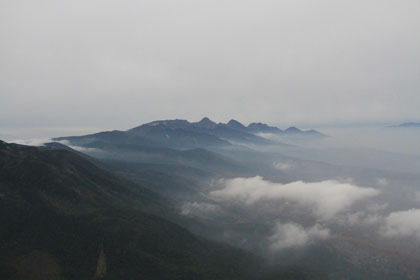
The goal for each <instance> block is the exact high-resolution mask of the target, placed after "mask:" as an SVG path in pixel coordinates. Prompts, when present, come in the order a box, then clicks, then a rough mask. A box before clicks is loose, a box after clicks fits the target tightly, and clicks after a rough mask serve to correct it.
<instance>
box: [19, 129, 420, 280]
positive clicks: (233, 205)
mask: <svg viewBox="0 0 420 280" xmlns="http://www.w3.org/2000/svg"><path fill="white" fill-rule="evenodd" d="M318 130H319V131H321V132H322V133H324V134H327V135H329V137H328V138H324V139H310V140H308V139H302V138H296V137H284V136H273V135H263V136H264V137H267V138H269V139H272V140H275V141H278V142H279V143H278V144H275V145H269V146H248V147H246V146H240V147H238V146H236V147H235V148H215V149H213V151H215V152H217V153H219V154H221V155H223V156H225V157H227V158H229V159H231V160H233V161H235V162H239V163H240V164H242V165H243V166H246V167H247V170H249V171H248V172H245V173H244V172H242V171H241V172H242V173H241V174H239V173H235V171H232V172H230V173H229V174H230V176H229V177H225V176H224V175H220V174H218V175H214V174H217V173H213V175H212V176H213V177H212V178H211V180H209V179H208V178H206V180H202V179H199V178H198V177H193V176H191V175H188V174H186V173H185V174H182V173H177V174H174V176H179V177H183V178H186V179H188V180H189V181H188V182H193V184H196V185H197V186H200V188H199V189H198V190H197V189H194V188H191V190H193V192H192V193H188V195H184V196H181V197H182V198H181V199H179V197H178V198H177V200H178V206H179V213H180V215H181V216H183V217H186V218H188V219H193V220H196V221H199V223H198V224H197V225H196V224H194V223H190V224H189V228H190V229H191V230H192V231H194V232H195V233H198V234H201V235H204V236H207V237H211V238H214V239H218V240H222V241H227V242H229V243H231V244H234V245H236V246H240V247H242V248H245V249H248V250H252V251H253V252H258V253H259V254H261V255H264V256H265V257H267V258H268V259H270V260H271V261H273V262H275V263H277V262H279V263H284V262H285V261H288V262H292V263H293V262H296V263H298V264H301V263H307V258H308V256H311V254H312V256H313V255H314V254H315V255H316V256H319V254H321V253H319V252H323V253H322V255H323V256H325V254H326V253H325V252H329V253H331V252H332V253H331V254H332V256H334V257H333V259H335V258H342V260H343V262H345V263H350V264H351V265H352V266H354V267H357V268H360V267H364V266H368V267H369V269H370V268H372V269H379V268H380V269H381V270H383V271H385V272H386V273H387V271H389V272H390V273H391V272H392V270H393V269H395V268H396V267H398V268H399V269H400V268H401V267H403V269H404V271H406V273H407V275H409V274H410V273H411V275H418V274H416V273H418V263H420V172H419V170H420V141H419V140H420V129H415V128H412V129H406V128H404V129H403V128H391V127H351V128H349V127H347V128H319V129H318ZM18 142H19V143H27V144H31V141H18ZM38 142H39V141H38ZM280 142H281V143H280ZM33 144H39V143H37V142H36V141H35V142H33ZM65 144H68V143H65ZM284 144H287V145H284ZM73 148H77V147H73ZM249 148H250V149H249ZM78 150H79V151H82V152H86V153H88V154H90V155H92V156H99V157H101V152H100V150H98V149H94V150H89V149H78ZM104 155H106V156H104ZM102 156H104V157H107V156H109V152H108V153H105V152H104V153H103V155H102ZM160 156H162V155H160ZM150 157H151V156H150V155H148V158H150ZM121 159H123V157H122V156H121V154H120V155H119V157H118V160H121ZM133 159H134V160H138V162H141V163H144V160H145V159H143V161H142V155H141V154H140V153H138V154H135V153H134V154H133V153H132V154H131V158H130V161H133ZM159 160H162V158H160V159H159ZM200 168H202V166H201V167H200ZM127 172H128V171H127ZM165 172H166V171H165ZM127 174H128V175H129V176H130V178H140V177H136V176H140V175H138V174H137V175H136V174H135V173H131V174H129V173H127ZM232 174H233V175H232ZM235 174H236V175H235ZM140 182H142V178H140ZM171 191H174V192H176V190H173V189H172V190H170V192H171ZM194 191H195V192H194ZM166 194H168V195H171V193H166ZM314 250H315V251H314ZM314 252H318V253H314ZM329 253H328V254H329ZM286 255H287V257H285V256H286ZM290 256H293V258H292V257H290ZM338 256H339V257H338ZM325 258H326V257H325ZM323 264H324V265H325V264H328V261H325V263H323ZM321 265H322V264H319V263H318V264H317V266H318V268H319V267H320V266H321ZM378 267H379V268H378ZM322 269H326V270H328V269H331V268H330V267H328V265H327V266H326V267H324V268H322ZM413 273H414V274H413ZM413 279H415V278H413Z"/></svg>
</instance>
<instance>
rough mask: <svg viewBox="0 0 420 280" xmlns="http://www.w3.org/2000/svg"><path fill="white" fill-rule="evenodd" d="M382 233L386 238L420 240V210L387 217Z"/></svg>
mask: <svg viewBox="0 0 420 280" xmlns="http://www.w3.org/2000/svg"><path fill="white" fill-rule="evenodd" d="M380 233H381V234H382V235H383V236H385V237H416V238H420V209H410V210H406V211H398V212H392V213H390V214H389V215H388V216H387V217H385V220H384V225H383V226H382V228H381V229H380Z"/></svg>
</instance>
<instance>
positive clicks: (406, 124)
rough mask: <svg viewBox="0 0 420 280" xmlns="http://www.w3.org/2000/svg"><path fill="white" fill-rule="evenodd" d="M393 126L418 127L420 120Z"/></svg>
mask: <svg viewBox="0 0 420 280" xmlns="http://www.w3.org/2000/svg"><path fill="white" fill-rule="evenodd" d="M392 127H401V128H418V127H420V122H406V123H402V124H398V125H394V126H392Z"/></svg>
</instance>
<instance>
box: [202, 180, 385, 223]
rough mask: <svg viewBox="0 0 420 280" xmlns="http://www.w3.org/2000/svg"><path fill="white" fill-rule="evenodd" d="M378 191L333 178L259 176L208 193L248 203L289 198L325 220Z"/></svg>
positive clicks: (216, 197) (215, 197) (229, 182)
mask: <svg viewBox="0 0 420 280" xmlns="http://www.w3.org/2000/svg"><path fill="white" fill-rule="evenodd" d="M378 194H379V191H378V190H375V189H372V188H362V187H359V186H356V185H352V184H350V183H341V182H338V181H334V180H329V181H322V182H310V183H307V182H302V181H296V182H292V183H288V184H280V183H273V182H270V181H266V180H264V179H263V178H262V177H260V176H256V177H253V178H235V179H230V180H225V181H224V186H223V188H222V189H219V190H215V191H212V192H210V196H211V197H212V198H214V199H215V200H222V201H223V200H228V201H238V202H240V203H244V204H247V205H252V204H255V203H258V202H264V201H282V200H283V201H292V202H295V203H297V204H298V205H300V206H303V207H307V208H308V209H309V210H311V212H313V213H314V214H315V215H316V216H317V217H319V218H321V219H324V220H328V219H331V218H333V217H334V216H335V215H337V214H339V213H341V212H343V211H344V210H346V209H348V208H349V207H350V206H351V205H353V204H354V203H355V202H356V201H359V200H362V199H366V198H369V197H374V196H376V195H378Z"/></svg>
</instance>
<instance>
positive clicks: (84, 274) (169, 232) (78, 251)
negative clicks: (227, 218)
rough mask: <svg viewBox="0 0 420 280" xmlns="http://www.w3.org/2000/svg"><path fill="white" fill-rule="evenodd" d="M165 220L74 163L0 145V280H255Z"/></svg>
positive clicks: (146, 200)
mask: <svg viewBox="0 0 420 280" xmlns="http://www.w3.org/2000/svg"><path fill="white" fill-rule="evenodd" d="M170 212H171V210H170V209H168V208H167V207H166V206H165V201H164V200H162V199H161V198H160V197H159V196H158V195H156V194H155V193H153V192H151V191H149V190H147V189H146V188H143V187H141V186H138V185H136V184H133V183H130V182H128V181H124V180H121V179H120V178H117V177H115V176H114V175H112V174H110V173H108V172H106V171H104V170H102V169H100V168H98V167H96V166H95V165H93V164H92V163H90V162H89V161H88V160H86V159H84V158H82V157H80V156H79V155H77V154H75V153H72V152H70V151H65V150H40V149H38V148H34V147H26V146H20V145H15V144H7V143H5V142H1V141H0V224H1V227H0V279H25V280H27V279H43V280H44V279H94V278H101V279H255V274H254V273H256V272H257V271H258V267H257V261H256V259H255V258H254V257H253V256H251V255H250V254H248V253H246V252H243V251H241V250H239V249H235V248H232V247H229V246H225V245H222V244H218V243H214V242H211V241H207V240H204V239H202V238H199V237H196V236H194V235H193V234H191V233H190V232H189V231H187V230H185V229H183V228H182V227H180V226H177V225H176V224H174V223H172V222H170V221H168V220H167V219H168V217H170V216H171V213H170ZM162 217H163V218H162ZM165 217H166V219H165Z"/></svg>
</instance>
